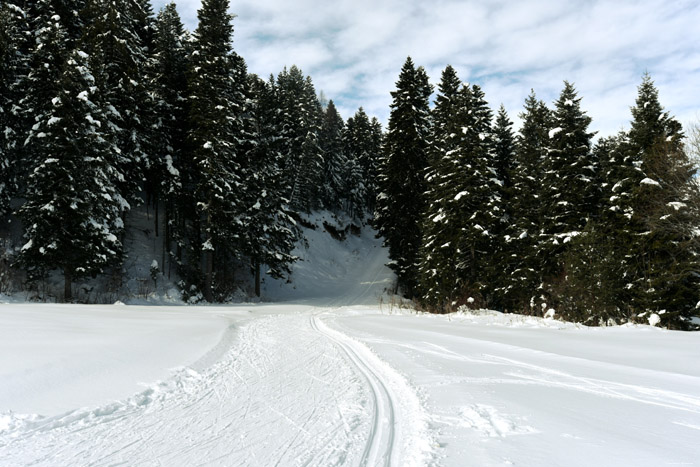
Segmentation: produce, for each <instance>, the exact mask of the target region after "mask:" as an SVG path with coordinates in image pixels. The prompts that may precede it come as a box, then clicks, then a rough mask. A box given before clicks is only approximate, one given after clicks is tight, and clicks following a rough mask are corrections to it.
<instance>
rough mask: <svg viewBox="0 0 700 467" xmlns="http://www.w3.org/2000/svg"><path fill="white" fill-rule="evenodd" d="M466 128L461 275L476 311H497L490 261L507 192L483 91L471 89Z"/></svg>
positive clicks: (459, 208) (457, 216)
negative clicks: (486, 308) (485, 308)
mask: <svg viewBox="0 0 700 467" xmlns="http://www.w3.org/2000/svg"><path fill="white" fill-rule="evenodd" d="M462 94H463V95H464V99H465V102H466V106H465V108H466V109H468V110H467V116H466V119H465V120H466V125H465V126H464V127H463V129H462V137H461V141H460V153H461V157H460V159H459V167H458V168H457V170H456V177H455V178H454V183H455V185H456V186H457V187H458V189H459V192H458V193H457V194H456V195H455V196H454V198H453V200H454V203H455V208H456V209H455V210H454V211H453V213H452V215H449V214H448V218H450V220H451V221H452V220H454V222H456V223H457V224H458V225H459V226H460V227H461V230H462V233H461V235H460V237H459V240H458V243H457V258H458V263H457V274H458V277H459V281H460V295H461V297H460V298H462V299H464V298H466V299H469V298H470V297H471V298H473V299H474V301H475V302H474V304H475V305H481V306H491V302H492V300H493V296H492V290H491V287H490V284H489V282H490V280H491V278H490V277H489V276H488V274H487V273H488V272H489V268H488V264H489V261H490V260H491V259H492V258H493V257H494V255H495V254H496V251H497V239H498V235H497V234H498V231H499V229H500V224H501V219H502V217H503V206H502V201H501V186H502V184H503V182H502V181H501V180H499V178H498V174H497V171H496V168H495V164H494V162H495V160H494V157H493V135H492V131H491V119H492V112H491V109H490V108H489V107H488V104H487V102H486V100H485V96H484V93H483V91H482V90H481V88H480V87H479V86H478V85H473V86H472V88H471V89H468V88H467V87H466V86H465V87H464V88H463V91H462Z"/></svg>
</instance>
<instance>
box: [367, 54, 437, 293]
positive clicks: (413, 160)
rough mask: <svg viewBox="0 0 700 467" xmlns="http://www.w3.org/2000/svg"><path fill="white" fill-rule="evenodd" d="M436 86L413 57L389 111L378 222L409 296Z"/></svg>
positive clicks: (413, 284)
mask: <svg viewBox="0 0 700 467" xmlns="http://www.w3.org/2000/svg"><path fill="white" fill-rule="evenodd" d="M431 93H432V86H431V85H430V83H429V81H428V76H427V74H426V73H425V70H424V69H423V67H419V68H416V67H415V66H414V64H413V61H412V60H411V58H410V57H409V58H408V59H407V60H406V63H405V64H404V65H403V68H402V69H401V73H400V75H399V80H398V81H397V83H396V91H393V92H392V93H391V95H392V98H393V102H392V104H391V115H390V117H389V130H388V134H387V136H386V147H385V160H384V162H383V164H382V168H381V174H380V176H379V180H378V184H379V189H380V194H379V195H378V197H377V209H376V213H375V226H376V227H377V231H378V234H379V235H380V236H382V237H384V244H385V245H386V246H388V247H389V258H390V260H391V263H390V264H389V266H390V267H391V268H392V269H393V270H394V272H395V273H396V275H397V279H398V282H397V286H398V287H399V288H400V289H401V290H402V291H403V293H404V294H405V295H406V296H408V297H411V296H414V295H415V294H416V293H417V285H418V279H417V276H418V271H417V269H418V268H417V262H418V251H419V248H420V243H421V218H422V215H423V212H424V209H425V199H424V193H425V190H426V182H425V170H426V166H427V164H428V154H427V151H428V147H427V146H428V137H429V134H430V109H429V106H428V99H429V98H430V95H431Z"/></svg>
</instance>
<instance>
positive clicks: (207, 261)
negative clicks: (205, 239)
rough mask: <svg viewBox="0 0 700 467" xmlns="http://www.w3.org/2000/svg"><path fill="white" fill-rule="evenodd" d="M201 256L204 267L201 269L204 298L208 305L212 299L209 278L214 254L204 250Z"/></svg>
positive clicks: (212, 269) (212, 268)
mask: <svg viewBox="0 0 700 467" xmlns="http://www.w3.org/2000/svg"><path fill="white" fill-rule="evenodd" d="M203 256H204V264H203V266H204V267H203V268H202V272H203V273H204V290H203V292H204V298H205V300H206V301H208V302H209V303H212V302H213V301H214V300H213V298H214V297H213V294H212V290H211V276H212V272H213V271H214V252H213V251H212V250H206V251H205V252H204V255H203Z"/></svg>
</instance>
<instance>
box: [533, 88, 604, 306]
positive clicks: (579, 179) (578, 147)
mask: <svg viewBox="0 0 700 467" xmlns="http://www.w3.org/2000/svg"><path fill="white" fill-rule="evenodd" d="M590 123H591V118H590V117H588V116H587V115H586V114H585V112H584V111H583V110H582V109H581V98H580V97H578V95H577V93H576V89H575V88H574V86H573V85H572V84H571V83H569V82H566V81H565V82H564V89H563V90H562V92H561V94H560V96H559V99H558V100H557V101H556V102H555V109H554V111H553V113H552V129H551V130H550V131H549V137H550V138H549V153H548V154H547V156H546V158H545V159H544V165H543V168H544V177H543V181H542V184H543V191H542V193H541V196H540V200H541V204H540V205H541V207H542V211H541V213H542V214H541V234H540V238H539V239H538V245H537V250H538V254H539V257H540V259H541V261H542V275H543V279H544V282H545V285H546V286H547V287H548V289H549V290H548V292H549V293H550V294H551V295H552V296H554V295H556V292H554V291H553V288H556V287H558V286H559V284H561V283H562V281H563V280H564V279H565V271H564V270H563V264H562V260H563V254H564V252H565V251H566V249H567V244H568V243H569V242H570V241H571V240H572V239H573V238H575V237H576V236H578V235H580V234H581V232H582V231H583V229H584V228H585V227H586V224H587V222H588V221H589V219H591V217H593V216H594V215H595V214H596V213H597V211H598V203H599V200H600V191H599V190H600V187H599V186H598V185H597V184H596V183H595V181H596V174H597V172H598V167H597V164H596V161H595V160H594V159H593V157H592V155H591V140H592V137H593V136H594V133H590V132H588V125H590Z"/></svg>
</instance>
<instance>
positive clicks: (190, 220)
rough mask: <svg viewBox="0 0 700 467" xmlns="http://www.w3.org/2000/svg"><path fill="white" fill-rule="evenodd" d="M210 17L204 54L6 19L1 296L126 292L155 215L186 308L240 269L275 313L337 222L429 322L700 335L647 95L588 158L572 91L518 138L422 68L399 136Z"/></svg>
mask: <svg viewBox="0 0 700 467" xmlns="http://www.w3.org/2000/svg"><path fill="white" fill-rule="evenodd" d="M198 19H199V23H198V26H197V28H196V30H195V31H193V32H192V33H190V32H188V31H186V30H185V28H184V26H183V24H182V21H181V19H180V17H179V15H178V12H177V9H176V6H175V4H170V5H168V6H166V7H165V8H163V9H162V10H161V11H159V12H158V13H157V14H155V13H154V12H153V11H152V7H151V5H150V3H149V1H148V0H77V1H73V0H11V1H9V2H4V3H3V4H2V5H1V6H0V63H1V64H2V66H1V68H0V73H1V74H2V76H1V77H0V128H1V129H2V131H0V235H1V236H2V243H3V248H2V251H1V252H0V255H2V256H1V258H0V293H1V292H10V291H12V290H13V289H17V288H18V287H19V288H26V287H31V286H32V284H34V283H36V282H37V281H39V280H41V279H42V278H45V277H46V276H47V275H48V274H52V273H56V272H58V273H60V274H61V275H62V277H63V279H64V284H65V286H64V291H63V294H62V297H61V299H62V300H64V301H68V302H69V301H72V300H74V290H73V285H74V283H75V281H77V280H79V279H80V278H83V277H95V276H98V275H104V276H106V277H107V276H108V277H111V278H113V281H114V283H115V285H114V287H115V288H118V287H119V284H120V283H121V281H122V280H123V275H124V270H123V268H122V266H121V265H122V264H123V262H124V256H125V252H124V246H123V245H124V235H125V232H126V231H127V230H128V229H129V228H130V225H129V216H128V214H129V212H130V211H132V210H133V209H134V208H136V207H137V206H141V205H146V206H148V207H149V208H150V209H151V210H152V211H153V213H154V229H155V231H156V235H157V236H158V238H160V239H161V241H162V242H163V251H164V252H167V261H168V262H170V263H171V264H174V265H175V266H176V270H177V275H178V277H179V278H180V279H181V280H180V283H179V287H180V290H181V292H182V294H183V299H184V300H185V301H188V302H190V303H193V302H197V301H206V302H210V303H211V302H221V301H226V300H227V299H228V297H229V295H230V292H231V283H232V277H233V274H234V272H235V271H237V270H240V269H241V268H242V267H243V268H245V269H247V270H248V271H249V273H250V274H251V276H252V277H254V282H255V284H256V287H255V294H257V295H260V277H261V275H262V274H269V275H270V276H272V277H285V276H286V275H288V274H289V272H290V268H291V265H292V263H293V262H294V261H295V257H294V255H293V253H292V251H293V249H294V246H295V243H296V242H297V241H298V240H299V239H300V236H301V229H300V223H301V222H303V219H302V216H303V215H304V214H305V213H309V212H311V211H314V210H319V209H325V210H329V211H333V212H343V213H344V214H346V215H347V216H349V217H350V218H353V219H356V220H357V222H358V223H364V222H369V223H371V224H372V225H373V226H374V228H376V230H377V234H378V235H379V236H381V237H382V238H383V239H384V244H385V246H386V247H387V248H388V249H389V256H390V259H391V262H390V264H389V266H390V267H391V268H392V269H393V271H394V272H395V274H396V278H397V280H396V286H395V290H394V292H395V293H400V294H402V295H404V296H406V297H408V298H410V299H412V300H413V301H414V303H415V304H416V306H417V307H419V308H420V309H423V310H426V311H430V312H438V313H442V312H449V311H453V310H458V309H460V308H461V307H467V308H475V309H476V308H488V309H494V310H500V311H507V312H514V313H523V314H531V315H539V316H542V315H547V316H555V315H556V316H557V317H562V318H564V319H567V320H571V321H575V322H582V323H585V324H589V325H604V324H610V323H618V324H619V323H626V322H645V323H652V324H660V325H662V326H665V327H669V328H676V329H693V328H695V327H697V324H695V323H694V321H693V318H694V317H696V316H698V313H699V311H698V305H699V304H700V280H699V278H700V264H699V260H698V252H699V251H700V249H699V246H698V230H697V229H698V226H700V202H699V201H700V192H699V189H698V188H699V187H698V185H697V181H696V178H695V173H696V166H695V164H693V163H692V158H691V157H690V154H689V153H690V151H689V147H690V145H689V144H688V142H687V138H686V137H685V135H684V132H683V128H682V126H681V124H680V123H679V122H678V121H676V120H675V119H674V118H673V117H672V116H671V114H670V113H669V112H667V111H666V110H665V109H664V108H663V106H662V105H661V103H660V100H659V95H658V90H657V89H656V87H655V85H654V82H653V80H652V78H651V77H650V76H649V75H647V74H645V75H644V76H642V77H641V83H640V85H639V88H638V96H637V100H636V102H634V103H630V104H631V105H632V104H633V106H632V107H631V122H630V129H629V130H628V131H621V132H620V133H619V134H617V135H614V136H610V137H600V138H597V139H596V135H595V134H594V133H593V132H592V131H590V130H589V126H590V125H591V118H590V117H589V116H588V115H587V114H586V112H585V110H584V109H583V101H582V98H581V97H580V96H579V95H578V93H577V91H576V88H575V86H574V85H573V84H572V83H570V82H566V81H565V82H564V85H563V89H562V91H561V94H560V96H559V98H558V99H557V100H556V101H555V102H554V103H553V104H552V106H551V107H549V106H548V105H547V104H546V103H545V102H543V101H541V100H539V99H538V97H537V95H536V94H535V92H534V91H532V93H531V94H530V95H529V96H527V97H526V98H525V102H524V108H523V110H522V113H521V114H520V120H521V121H522V125H521V127H520V129H519V130H518V131H515V130H514V129H513V126H514V125H513V122H512V121H511V119H510V118H509V116H508V114H507V113H506V111H505V109H504V108H503V107H502V106H501V108H500V109H499V110H498V111H497V112H495V115H494V112H493V110H491V107H490V106H489V103H488V102H487V101H486V97H485V93H484V91H483V90H482V89H481V87H480V86H479V85H476V84H473V85H467V84H464V83H463V82H462V80H461V79H460V78H459V77H458V75H457V72H456V71H455V70H454V69H453V68H452V67H451V66H447V67H446V68H445V69H444V71H443V73H442V76H441V80H440V83H439V85H438V86H437V90H436V89H434V88H433V86H432V85H431V84H430V80H429V77H428V76H427V74H426V72H425V69H424V68H422V67H420V66H417V65H416V64H414V63H413V61H412V59H411V58H408V59H407V60H406V63H405V64H404V66H403V68H402V69H401V70H400V73H399V77H398V81H397V82H396V89H395V90H394V91H393V92H392V93H391V96H392V99H393V102H392V105H391V114H390V118H389V121H388V125H387V128H386V131H383V130H382V127H381V125H380V123H379V121H378V120H377V119H376V118H371V117H370V116H368V115H367V114H366V113H365V112H364V111H363V109H362V108H360V109H358V111H357V112H356V113H355V115H354V116H352V117H350V118H348V119H347V121H345V120H344V119H343V118H342V117H341V115H340V114H339V112H338V111H337V109H336V107H335V105H334V103H333V101H332V100H331V101H328V102H325V99H322V98H319V96H318V93H317V91H316V90H315V88H314V85H313V82H312V80H311V78H310V77H308V76H305V75H304V73H303V72H302V71H301V70H300V69H299V68H298V67H296V66H291V67H290V68H289V69H286V68H285V69H283V70H282V71H281V72H280V73H279V74H278V75H277V76H274V75H273V76H270V77H267V78H261V77H259V76H256V75H254V74H250V73H248V70H247V67H246V63H245V60H244V58H243V57H241V56H239V55H238V54H237V53H236V52H235V50H234V40H233V37H234V29H233V15H231V14H230V13H229V2H228V0H204V1H203V2H202V7H201V9H200V11H199V13H198ZM435 91H437V92H435ZM431 100H432V102H431ZM160 225H163V226H164V227H163V229H164V231H163V232H159V231H158V229H159V228H160V227H159V226H160ZM18 226H20V227H19V228H18ZM165 262H166V261H165V260H164V261H162V264H164V263H165Z"/></svg>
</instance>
